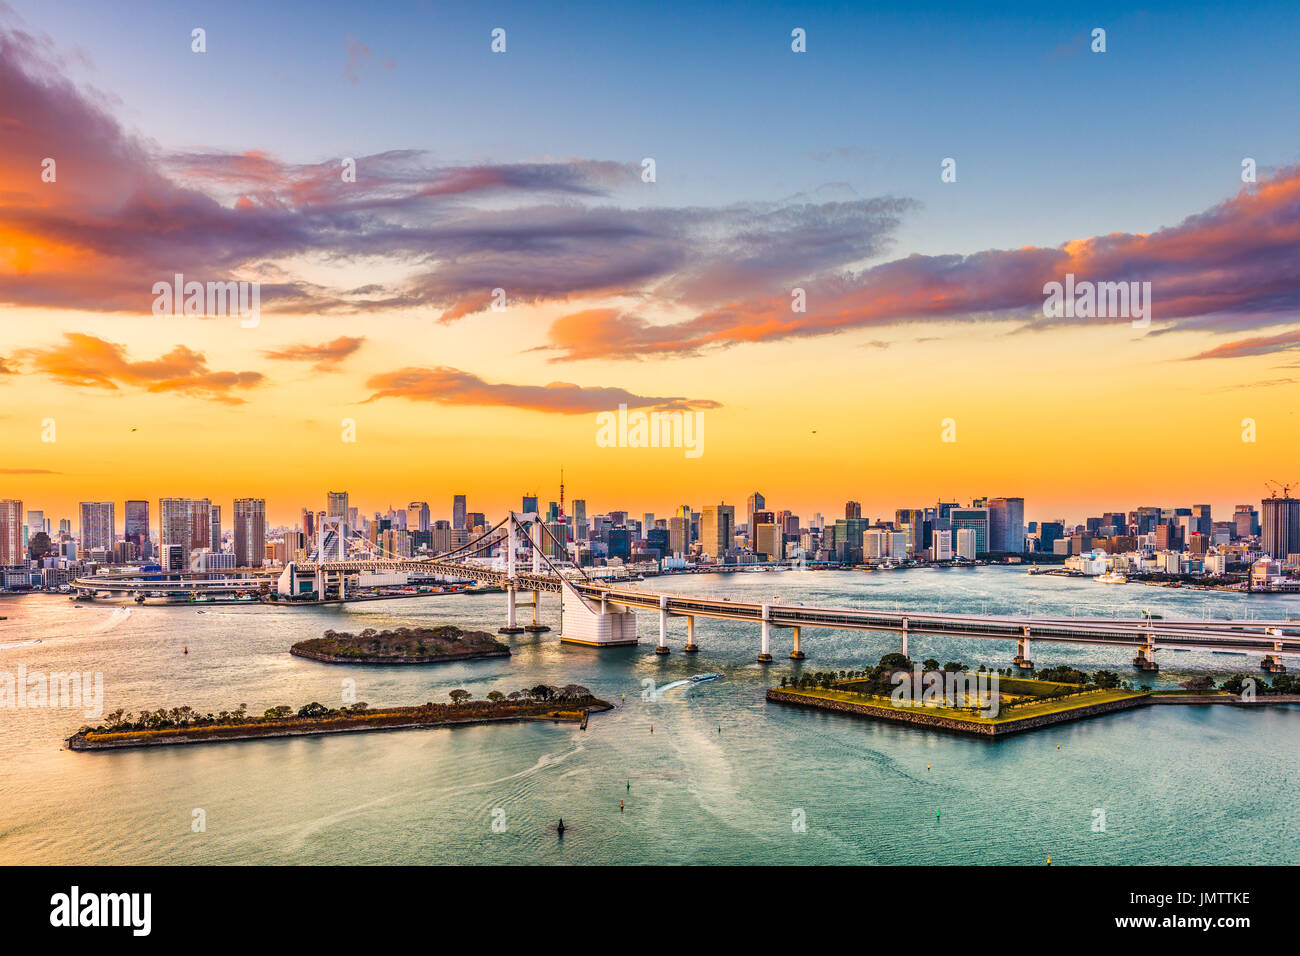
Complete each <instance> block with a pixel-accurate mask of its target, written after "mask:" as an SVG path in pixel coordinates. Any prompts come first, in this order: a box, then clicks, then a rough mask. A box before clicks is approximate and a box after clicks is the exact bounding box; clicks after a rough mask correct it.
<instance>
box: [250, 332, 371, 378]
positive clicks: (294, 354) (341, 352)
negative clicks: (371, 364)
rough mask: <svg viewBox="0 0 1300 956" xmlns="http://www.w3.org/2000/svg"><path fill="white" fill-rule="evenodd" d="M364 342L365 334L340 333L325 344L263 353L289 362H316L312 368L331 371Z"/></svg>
mask: <svg viewBox="0 0 1300 956" xmlns="http://www.w3.org/2000/svg"><path fill="white" fill-rule="evenodd" d="M363 342H365V337H364V336H351V335H340V336H339V337H338V338H336V339H334V340H333V341H332V342H326V343H324V344H323V345H291V346H289V347H288V348H283V349H267V350H266V351H264V352H263V353H262V354H263V355H265V356H266V357H267V358H271V359H279V360H283V361H288V362H315V363H316V364H315V365H313V366H312V368H314V369H316V370H317V371H318V372H329V371H333V370H335V369H336V368H338V366H339V363H341V362H342V361H343V360H344V359H345V358H347V357H348V356H349V355H352V354H353V353H355V352H356V351H357V349H359V348H361V344H362V343H363Z"/></svg>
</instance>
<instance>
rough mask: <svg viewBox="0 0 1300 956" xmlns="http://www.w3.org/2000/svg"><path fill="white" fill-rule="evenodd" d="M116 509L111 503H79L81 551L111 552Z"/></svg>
mask: <svg viewBox="0 0 1300 956" xmlns="http://www.w3.org/2000/svg"><path fill="white" fill-rule="evenodd" d="M115 527H116V509H115V507H114V504H113V502H111V501H83V502H81V541H80V544H81V550H83V551H95V550H101V549H102V550H104V551H112V550H113V530H114V528H115Z"/></svg>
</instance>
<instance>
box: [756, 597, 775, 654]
mask: <svg viewBox="0 0 1300 956" xmlns="http://www.w3.org/2000/svg"><path fill="white" fill-rule="evenodd" d="M758 662H759V663H760V664H770V663H772V607H771V605H769V604H764V605H763V650H762V652H761V653H760V654H759V655H758Z"/></svg>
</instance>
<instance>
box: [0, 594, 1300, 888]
mask: <svg viewBox="0 0 1300 956" xmlns="http://www.w3.org/2000/svg"><path fill="white" fill-rule="evenodd" d="M643 586H645V587H647V588H656V589H664V590H674V591H709V592H713V593H718V594H728V595H732V596H745V597H758V596H773V597H776V598H779V599H783V600H798V601H802V602H804V603H805V604H811V603H814V602H820V603H835V604H841V605H853V604H858V605H861V604H869V605H874V606H886V607H892V606H894V605H895V604H901V605H902V606H903V607H930V608H933V607H936V606H942V607H943V608H944V609H948V610H965V611H976V612H978V611H985V610H987V611H988V612H990V613H992V612H1014V611H1024V610H1025V609H1026V607H1028V608H1029V609H1030V610H1032V611H1034V612H1036V613H1066V614H1068V613H1076V614H1102V613H1106V614H1108V613H1111V608H1112V605H1116V606H1117V608H1118V610H1119V612H1120V613H1129V614H1133V613H1136V612H1137V610H1138V609H1139V608H1141V607H1149V608H1152V609H1156V610H1158V611H1160V612H1163V613H1165V614H1166V615H1167V616H1173V615H1179V616H1197V617H1199V616H1203V615H1205V614H1214V615H1217V616H1219V617H1225V616H1235V617H1240V616H1242V613H1243V611H1246V610H1248V611H1249V613H1250V614H1251V615H1252V616H1256V617H1258V616H1272V615H1277V616H1286V615H1288V614H1289V615H1300V600H1297V599H1294V598H1292V599H1287V598H1284V597H1273V598H1260V597H1252V598H1246V597H1244V596H1236V595H1227V594H1213V593H1201V592H1186V591H1184V592H1175V591H1169V590H1165V589H1157V588H1146V587H1141V586H1138V585H1128V586H1125V587H1110V586H1105V585H1099V584H1095V583H1093V582H1091V581H1072V580H1067V579H1058V578H1051V577H1043V576H1039V577H1029V576H1027V575H1025V574H1024V573H1023V571H1013V570H1009V569H999V568H986V569H979V570H969V571H947V572H934V571H923V570H917V571H908V572H894V573H878V574H875V575H865V574H860V573H850V572H802V573H799V572H789V573H781V574H770V573H765V574H737V575H718V576H686V577H675V578H659V579H650V580H648V581H647V582H646V583H645V584H644V585H643ZM543 603H544V613H543V619H544V621H545V623H548V624H551V625H552V626H553V627H554V626H556V625H557V624H558V602H557V599H556V598H555V597H554V596H551V595H546V596H544V597H543ZM0 614H6V615H8V617H9V620H7V621H4V622H0V670H5V671H10V672H14V671H16V670H17V667H18V665H19V663H24V664H26V665H27V668H28V670H29V671H33V670H40V671H47V672H48V671H63V670H72V669H77V670H92V671H93V670H98V671H102V672H103V674H104V682H105V697H106V704H105V709H106V711H111V710H114V709H116V708H117V707H124V708H126V709H127V710H132V711H135V710H140V709H142V708H151V709H156V708H157V707H159V706H167V707H173V706H179V705H182V704H190V705H193V706H194V707H196V708H198V709H200V710H203V711H208V710H211V711H217V710H221V709H226V708H233V707H234V706H236V705H238V704H239V703H241V702H243V703H247V704H248V706H249V709H250V710H252V711H255V712H259V713H260V712H261V711H262V710H264V709H266V708H267V707H270V706H273V705H276V704H292V705H294V706H295V707H296V706H299V705H301V704H304V703H306V702H307V701H310V700H320V701H322V702H325V703H329V704H338V703H340V700H341V682H342V680H343V679H344V678H347V677H350V678H353V679H355V681H356V683H357V695H358V699H359V700H364V701H367V702H369V703H370V704H371V705H380V704H410V703H418V702H423V701H426V700H446V699H447V697H446V695H447V691H449V690H451V689H453V688H456V687H464V688H466V689H468V690H470V691H472V692H473V693H474V694H475V696H479V697H481V696H483V695H484V694H486V693H487V692H488V691H490V690H493V689H498V690H502V691H507V692H508V691H512V690H516V689H518V688H520V687H524V686H529V685H532V684H536V683H538V682H539V681H544V682H546V683H552V684H566V683H571V682H573V683H580V684H584V685H586V686H588V687H590V688H592V690H594V691H595V692H596V693H597V694H599V695H601V696H603V697H605V698H607V699H609V700H613V701H621V696H622V695H623V694H626V695H627V700H626V702H625V703H623V704H622V706H620V707H619V708H618V709H617V710H615V711H613V712H611V713H607V714H602V715H598V716H595V717H593V718H592V720H591V725H590V728H589V729H588V730H587V731H586V732H582V731H580V730H578V729H577V728H576V727H573V726H569V725H552V724H518V725H508V726H495V727H493V726H489V727H473V728H462V729H456V730H428V731H403V732H396V733H371V734H361V735H354V736H340V737H324V738H315V739H297V740H283V741H257V742H248V743H228V744H211V745H202V746H194V747H177V748H166V749H159V750H151V751H124V752H118V753H101V754H74V753H71V752H69V751H66V750H63V749H61V745H62V740H61V738H63V737H66V736H67V735H68V734H69V733H71V732H73V731H75V730H76V729H77V727H78V726H80V725H81V724H83V723H86V722H87V721H86V719H85V718H84V716H83V715H82V714H80V713H79V712H75V711H68V710H57V709H54V710H51V709H46V710H4V711H0V863H4V864H9V863H61V864H84V863H343V864H352V863H407V864H413V863H476V864H478V863H575V864H576V863H609V864H635V863H883V864H890V863H944V864H947V863H1030V864H1038V863H1042V862H1043V860H1044V858H1045V857H1046V856H1047V855H1048V854H1050V855H1051V856H1052V860H1053V863H1061V864H1070V863H1282V862H1291V861H1293V860H1294V859H1295V858H1296V856H1297V851H1300V832H1297V829H1296V827H1295V826H1294V825H1293V824H1292V823H1291V821H1292V820H1293V819H1295V818H1296V817H1297V816H1300V795H1298V794H1297V787H1296V784H1297V783H1300V746H1298V745H1300V709H1298V708H1268V709H1261V710H1258V711H1250V712H1247V711H1243V710H1240V709H1237V708H1230V707H1166V708H1150V709H1144V710H1141V711H1137V712H1133V713H1126V714H1118V715H1114V716H1110V717H1105V718H1101V719H1097V720H1092V721H1085V722H1082V723H1078V724H1071V725H1065V726H1063V727H1059V728H1055V729H1048V730H1044V731H1040V732H1038V733H1034V734H1030V735H1027V736H1020V737H1014V738H1011V739H1008V740H1004V741H999V742H997V743H990V742H985V741H977V740H968V739H965V738H961V737H952V736H946V735H941V734H936V733H931V732H927V731H921V730H914V729H910V728H900V727H892V726H884V725H878V724H873V723H869V722H865V721H858V720H854V719H852V718H847V717H838V716H831V715H826V714H820V713H817V712H806V711H800V710H795V709H791V708H787V707H782V706H779V705H769V704H767V703H766V702H765V701H764V699H763V691H764V688H765V687H767V686H768V685H769V684H772V683H776V682H779V679H780V677H781V675H783V674H785V675H790V674H793V673H795V665H793V664H792V663H791V662H790V661H788V660H784V655H786V654H788V653H789V638H788V632H781V631H777V632H775V634H776V635H778V637H777V641H776V645H775V646H774V648H773V651H774V653H775V654H777V657H778V663H777V664H775V665H772V666H770V667H767V668H764V667H763V666H762V665H759V664H757V663H756V662H755V661H754V657H755V655H756V654H757V652H758V632H757V628H753V627H749V626H744V625H738V624H730V623H726V622H718V621H705V620H701V621H700V622H699V626H698V628H697V639H698V641H699V643H700V645H701V647H702V649H703V650H702V652H701V653H700V654H698V655H694V656H692V657H688V656H686V655H684V654H682V653H680V648H681V646H682V644H683V643H684V635H685V622H684V621H680V620H676V621H673V623H672V631H671V633H670V643H671V644H672V645H673V646H674V648H675V651H674V653H673V654H672V655H671V656H669V657H667V658H661V657H657V656H656V655H655V654H654V643H655V641H656V639H657V634H658V625H657V618H656V617H654V616H651V615H646V616H643V617H642V619H641V637H642V641H643V643H642V644H641V645H640V646H638V647H635V648H626V649H608V650H604V651H597V650H589V649H583V648H576V647H567V646H566V647H562V646H561V645H560V644H559V643H558V634H557V632H556V631H552V632H551V633H549V634H545V635H541V636H531V635H521V636H520V637H518V638H514V639H511V643H512V646H513V649H514V656H513V657H511V658H508V659H503V660H488V661H479V662H473V663H465V664H446V665H440V666H435V667H426V668H418V669H416V668H347V669H344V668H340V667H337V666H330V665H325V664H319V663H315V662H311V661H304V660H299V659H297V658H294V657H291V656H290V655H289V654H288V653H287V649H288V647H289V645H290V644H292V643H293V642H295V641H298V640H302V639H304V638H307V637H313V636H318V635H319V634H320V633H321V632H322V631H323V630H325V629H326V628H329V627H333V628H335V629H347V630H360V629H361V628H364V627H385V626H395V625H399V624H412V625H416V624H423V625H432V624H439V623H455V624H458V625H462V626H467V627H479V628H485V629H491V630H493V631H495V629H496V628H497V627H498V626H500V625H501V624H502V623H503V622H504V596H502V595H483V596H452V597H432V598H425V599H417V600H398V601H386V602H377V603H368V604H360V605H351V606H348V607H345V608H323V609H309V610H308V609H298V610H292V611H290V610H285V609H277V608H242V607H229V608H214V609H212V610H209V611H207V612H206V613H204V614H202V615H199V614H197V613H196V612H195V610H194V609H193V608H182V607H145V608H136V607H131V608H114V607H111V606H107V605H101V606H91V607H81V608H78V607H77V606H76V605H74V604H72V602H70V601H68V600H66V599H64V598H55V597H37V596H33V597H24V598H5V599H0ZM33 638H39V639H40V640H41V642H42V643H40V644H37V645H30V646H22V647H12V646H10V647H5V645H11V644H14V643H16V642H19V641H24V640H30V639H33ZM185 645H188V647H189V651H190V652H189V654H188V655H185V654H182V648H183V646H185ZM804 648H805V650H806V651H807V653H808V660H807V661H806V662H805V663H804V665H803V666H805V667H807V668H810V669H812V670H821V669H831V668H834V669H840V668H851V667H857V666H862V665H864V664H870V663H875V662H876V661H877V660H878V659H879V657H880V655H881V654H883V653H886V652H888V651H891V650H896V649H897V638H896V637H891V636H889V635H874V634H863V633H861V632H849V631H805V634H804ZM912 651H913V655H914V656H917V657H921V656H933V657H935V658H937V659H939V660H940V661H945V660H949V659H958V660H962V661H964V662H966V663H967V664H969V665H972V666H973V665H975V664H979V663H985V664H990V665H996V666H1006V665H1007V664H1008V663H1009V660H1010V657H1011V655H1012V653H1013V645H1012V644H1010V643H1009V642H988V641H976V640H969V641H955V640H928V639H913V641H912ZM1034 656H1035V659H1036V662H1037V663H1038V664H1039V666H1044V665H1050V664H1055V663H1069V664H1073V665H1076V666H1079V667H1082V668H1085V669H1090V670H1092V669H1097V668H1100V667H1108V668H1110V669H1113V670H1116V671H1119V672H1121V673H1122V674H1124V675H1125V676H1128V675H1130V674H1134V675H1135V672H1133V671H1132V670H1131V668H1129V667H1128V663H1127V660H1125V659H1124V657H1123V656H1120V655H1119V654H1118V652H1113V651H1107V650H1106V649H1100V650H1091V649H1087V648H1073V647H1065V646H1051V645H1047V644H1038V645H1035V654H1034ZM1161 665H1162V670H1163V672H1162V674H1161V675H1160V682H1161V683H1172V682H1175V681H1178V680H1182V679H1185V677H1186V676H1187V675H1189V674H1195V673H1217V674H1227V673H1230V672H1232V671H1234V670H1240V671H1243V672H1251V673H1255V672H1256V671H1255V670H1254V669H1255V668H1257V666H1258V662H1257V661H1256V660H1255V659H1253V658H1245V657H1224V656H1214V655H1208V654H1206V655H1201V654H1197V653H1178V654H1175V653H1166V654H1164V655H1162V658H1161ZM707 670H711V671H717V672H719V673H721V674H723V675H724V679H723V680H721V681H716V682H712V683H707V684H702V685H697V686H689V685H684V686H681V685H679V686H676V687H672V688H670V689H668V690H666V691H665V692H663V693H661V694H660V695H659V699H658V700H643V699H642V691H643V687H644V686H645V682H646V681H654V682H656V684H657V685H658V686H660V687H663V686H665V685H667V684H670V683H672V682H674V681H677V680H681V679H683V678H685V677H687V676H689V675H690V674H692V673H697V672H700V671H707ZM1135 676H1136V675H1135ZM652 726H653V733H651V727H652ZM1058 744H1059V745H1060V749H1059V750H1058V749H1057V745H1058ZM927 766H928V767H929V769H928V770H927ZM629 782H630V784H631V789H630V791H629V790H628V783H629ZM620 800H623V801H624V802H625V803H626V809H625V810H624V811H623V812H621V813H620V812H619V801H620ZM196 808H200V809H202V810H204V811H205V813H206V832H202V833H194V832H192V831H191V819H192V812H193V811H194V810H195V809H196ZM497 809H500V810H501V811H502V812H503V813H504V821H505V831H504V832H500V833H497V832H493V830H492V821H493V813H494V811H495V810H497ZM1097 809H1100V810H1103V811H1104V812H1105V831H1104V832H1094V827H1093V824H1094V820H1095V819H1097V817H1096V815H1095V814H1094V811H1095V810H1097ZM936 810H938V811H940V813H941V816H940V819H939V820H936V816H935V814H936ZM797 812H802V815H803V817H804V818H805V819H806V822H807V828H806V832H795V831H794V828H793V827H792V821H794V819H795V815H796V813H797ZM497 816H498V818H500V814H498V815H497ZM561 816H563V817H564V820H565V823H566V825H568V826H569V827H570V828H571V829H570V830H569V831H568V833H567V834H566V835H565V837H564V839H563V841H559V840H557V838H556V835H555V834H554V832H552V831H551V830H550V829H549V828H550V827H551V826H553V825H554V823H555V821H556V819H557V818H559V817H561Z"/></svg>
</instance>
